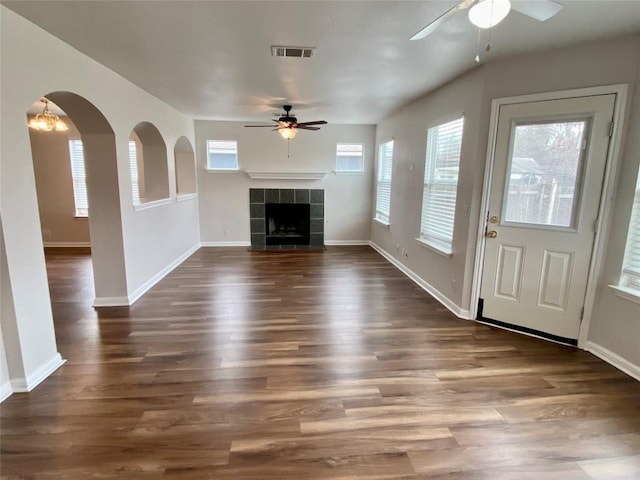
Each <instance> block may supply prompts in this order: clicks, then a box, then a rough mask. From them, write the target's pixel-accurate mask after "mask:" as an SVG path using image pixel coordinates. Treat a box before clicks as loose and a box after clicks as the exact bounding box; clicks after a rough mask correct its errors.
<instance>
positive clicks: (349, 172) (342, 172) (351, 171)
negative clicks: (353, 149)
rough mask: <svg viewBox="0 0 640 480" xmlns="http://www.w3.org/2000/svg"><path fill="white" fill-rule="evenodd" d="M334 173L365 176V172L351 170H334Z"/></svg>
mask: <svg viewBox="0 0 640 480" xmlns="http://www.w3.org/2000/svg"><path fill="white" fill-rule="evenodd" d="M333 173H334V174H335V175H363V174H364V170H349V171H346V170H345V171H340V170H334V172H333Z"/></svg>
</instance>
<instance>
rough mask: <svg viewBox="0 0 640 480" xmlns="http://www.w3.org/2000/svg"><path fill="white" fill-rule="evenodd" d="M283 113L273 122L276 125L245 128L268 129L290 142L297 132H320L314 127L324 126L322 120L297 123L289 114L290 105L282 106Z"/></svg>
mask: <svg viewBox="0 0 640 480" xmlns="http://www.w3.org/2000/svg"><path fill="white" fill-rule="evenodd" d="M282 109H283V110H284V113H282V114H280V117H279V118H278V120H275V119H274V120H273V121H274V122H276V124H270V125H245V127H269V128H271V129H273V130H274V131H277V132H280V135H281V136H282V138H284V139H286V140H291V139H292V138H293V137H295V136H296V135H297V134H298V130H320V127H316V126H315V125H326V124H327V122H326V121H324V120H314V121H312V122H298V119H297V118H296V116H295V115H294V114H292V113H291V105H283V106H282ZM273 127H275V128H273Z"/></svg>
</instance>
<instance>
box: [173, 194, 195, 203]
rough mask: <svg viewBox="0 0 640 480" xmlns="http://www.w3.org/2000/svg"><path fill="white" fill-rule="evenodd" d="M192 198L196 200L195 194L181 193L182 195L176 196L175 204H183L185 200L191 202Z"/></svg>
mask: <svg viewBox="0 0 640 480" xmlns="http://www.w3.org/2000/svg"><path fill="white" fill-rule="evenodd" d="M193 198H198V194H197V193H183V194H182V195H178V196H177V197H176V202H185V201H187V200H191V199H193Z"/></svg>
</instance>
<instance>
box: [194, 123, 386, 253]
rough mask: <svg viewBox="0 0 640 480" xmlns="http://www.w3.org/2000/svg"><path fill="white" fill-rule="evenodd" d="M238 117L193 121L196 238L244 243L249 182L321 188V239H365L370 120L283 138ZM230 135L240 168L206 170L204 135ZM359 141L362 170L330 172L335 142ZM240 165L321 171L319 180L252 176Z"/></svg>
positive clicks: (260, 185)
mask: <svg viewBox="0 0 640 480" xmlns="http://www.w3.org/2000/svg"><path fill="white" fill-rule="evenodd" d="M243 125H244V124H243V123H237V122H213V121H196V145H195V151H196V159H197V165H198V190H199V197H200V225H201V232H202V233H201V235H202V237H201V238H202V241H203V242H205V243H207V242H236V243H239V242H242V243H245V244H249V242H250V234H249V188H319V189H324V190H325V243H326V242H332V241H333V242H358V241H368V240H369V221H370V218H371V186H372V181H373V180H372V179H373V157H374V155H373V141H374V136H375V127H374V126H372V125H324V126H322V129H321V130H319V131H313V132H311V131H310V132H305V131H301V132H299V133H298V135H297V136H296V137H295V138H294V139H293V140H291V143H290V145H289V147H290V157H289V158H287V141H286V140H284V139H283V138H282V137H281V136H280V135H279V134H278V133H277V132H272V131H271V130H270V129H268V128H245V127H244V126H243ZM207 140H236V141H237V142H238V161H239V164H240V169H241V171H239V172H233V173H227V172H211V171H206V163H207V156H206V141H207ZM338 142H340V143H362V144H364V148H365V171H364V172H363V173H361V174H335V173H333V171H334V170H335V162H336V144H337V143H338ZM244 170H248V171H261V172H264V171H267V172H288V173H291V172H325V173H327V175H326V176H325V177H324V178H323V179H322V180H315V181H308V180H303V181H300V180H295V181H292V180H268V181H267V180H252V179H251V178H249V177H248V176H247V174H246V173H245V172H244Z"/></svg>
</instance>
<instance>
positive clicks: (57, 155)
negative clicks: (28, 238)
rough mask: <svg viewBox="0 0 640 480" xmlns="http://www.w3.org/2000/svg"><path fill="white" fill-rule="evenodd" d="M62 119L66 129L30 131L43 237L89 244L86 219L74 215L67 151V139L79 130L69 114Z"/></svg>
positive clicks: (56, 241) (51, 241) (75, 136)
mask: <svg viewBox="0 0 640 480" xmlns="http://www.w3.org/2000/svg"><path fill="white" fill-rule="evenodd" d="M62 120H63V121H64V122H65V123H66V124H67V126H68V127H69V131H67V132H56V131H52V132H41V131H37V130H29V140H30V143H31V154H32V158H33V169H34V173H35V179H36V189H37V192H38V210H39V212H40V223H41V227H42V237H43V241H44V242H45V244H49V245H56V244H58V245H60V244H62V245H73V244H88V243H89V222H88V219H87V218H76V217H75V203H74V197H73V177H72V175H71V159H70V153H69V140H72V139H80V132H78V131H77V129H76V128H75V126H74V125H73V122H71V120H70V119H69V118H68V117H62Z"/></svg>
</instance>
